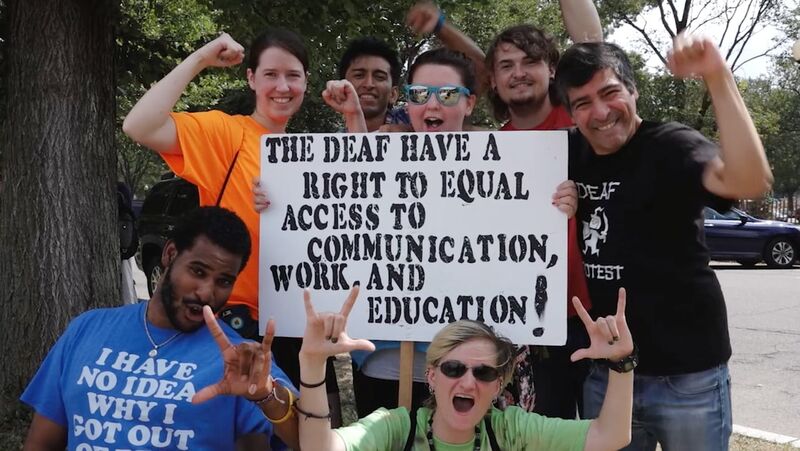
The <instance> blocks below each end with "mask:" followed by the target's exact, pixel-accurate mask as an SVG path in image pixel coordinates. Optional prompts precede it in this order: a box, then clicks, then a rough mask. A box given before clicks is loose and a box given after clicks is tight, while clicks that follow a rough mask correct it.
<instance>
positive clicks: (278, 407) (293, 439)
mask: <svg viewBox="0 0 800 451" xmlns="http://www.w3.org/2000/svg"><path fill="white" fill-rule="evenodd" d="M275 396H276V397H277V398H278V399H272V400H270V401H268V402H265V403H261V404H259V407H260V408H261V411H262V412H264V415H266V417H267V419H269V420H270V421H271V422H272V423H273V427H274V430H275V434H276V435H277V436H278V437H280V438H281V440H283V442H284V443H286V444H287V445H289V447H290V448H292V449H299V448H300V436H299V432H298V421H297V415H296V414H295V413H294V412H292V402H293V401H294V395H292V394H291V393H290V392H289V389H287V388H286V387H283V386H280V385H279V384H276V385H275ZM276 421H277V422H276Z"/></svg>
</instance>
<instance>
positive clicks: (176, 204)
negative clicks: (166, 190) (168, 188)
mask: <svg viewBox="0 0 800 451" xmlns="http://www.w3.org/2000/svg"><path fill="white" fill-rule="evenodd" d="M199 204H200V199H199V197H198V195H197V187H196V186H194V185H192V184H190V183H188V182H187V183H180V184H179V185H178V189H177V191H176V192H175V198H174V199H172V204H170V206H169V214H170V216H179V215H181V214H183V213H184V212H186V211H188V210H191V209H193V208H197V206H198V205H199Z"/></svg>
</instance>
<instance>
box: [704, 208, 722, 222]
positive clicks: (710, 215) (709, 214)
mask: <svg viewBox="0 0 800 451" xmlns="http://www.w3.org/2000/svg"><path fill="white" fill-rule="evenodd" d="M703 215H704V216H705V217H706V219H722V215H720V214H719V213H717V211H716V210H713V209H711V208H708V207H706V208H704V209H703Z"/></svg>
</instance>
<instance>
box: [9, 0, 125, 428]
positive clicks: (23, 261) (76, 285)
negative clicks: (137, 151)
mask: <svg viewBox="0 0 800 451" xmlns="http://www.w3.org/2000/svg"><path fill="white" fill-rule="evenodd" d="M6 6H7V10H6V12H7V14H8V16H7V23H8V34H7V38H8V40H7V42H6V46H7V49H6V50H7V53H6V56H7V57H8V59H7V60H6V61H5V65H6V67H5V70H6V71H7V72H6V88H7V90H6V92H7V93H8V99H7V110H6V115H5V121H4V123H3V125H2V135H1V136H0V143H2V148H3V152H2V157H3V161H2V164H0V171H2V175H0V287H2V289H0V324H2V326H0V342H1V343H2V345H0V346H2V352H0V368H2V371H0V422H1V421H3V419H4V418H7V415H9V414H10V413H12V412H14V411H16V410H18V409H19V407H20V403H19V402H18V401H17V399H18V397H19V395H20V393H21V391H22V389H24V387H25V386H26V384H27V383H28V381H29V380H30V378H31V376H32V375H33V373H34V372H35V371H36V369H37V368H38V367H39V365H40V363H41V361H42V359H43V358H44V356H45V355H46V353H47V351H48V350H49V349H50V347H51V346H52V345H53V343H54V342H55V340H56V339H57V338H58V337H59V336H60V335H61V333H62V332H63V330H64V328H65V327H66V325H67V324H68V322H69V321H70V320H71V319H72V318H73V317H75V316H76V315H78V314H80V313H81V312H83V311H85V310H87V309H90V308H94V307H100V306H108V305H114V304H119V303H120V299H119V238H118V231H117V208H116V196H115V180H116V154H115V151H114V113H115V108H114V107H115V103H114V102H115V101H114V94H115V93H114V70H113V68H114V61H113V54H114V33H113V23H114V19H115V17H116V9H117V5H116V2H115V1H113V0H83V1H81V0H59V1H50V0H6ZM53 383H56V381H53Z"/></svg>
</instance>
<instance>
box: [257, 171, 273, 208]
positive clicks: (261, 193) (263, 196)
mask: <svg viewBox="0 0 800 451" xmlns="http://www.w3.org/2000/svg"><path fill="white" fill-rule="evenodd" d="M271 204H272V202H270V200H269V197H267V190H266V188H264V187H263V186H262V185H261V177H258V176H256V177H253V209H254V210H255V211H256V213H261V212H262V211H264V210H266V209H267V208H269V206H270V205H271Z"/></svg>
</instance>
